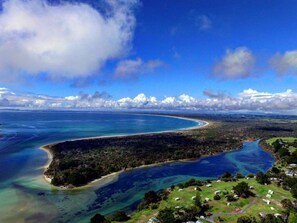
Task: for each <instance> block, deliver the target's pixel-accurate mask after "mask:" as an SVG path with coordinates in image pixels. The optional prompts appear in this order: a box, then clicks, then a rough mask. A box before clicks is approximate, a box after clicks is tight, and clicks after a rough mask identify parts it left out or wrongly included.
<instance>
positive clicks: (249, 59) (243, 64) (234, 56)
mask: <svg viewBox="0 0 297 223" xmlns="http://www.w3.org/2000/svg"><path fill="white" fill-rule="evenodd" d="M255 61H256V59H255V56H254V55H253V53H252V52H251V51H250V50H249V49H248V48H246V47H238V48H236V49H234V50H230V49H228V50H227V51H226V54H225V55H224V56H223V58H221V60H220V61H218V62H217V63H216V64H215V65H214V66H213V75H214V76H215V77H217V78H219V79H223V80H226V79H242V78H247V77H250V76H252V75H253V74H252V72H253V68H254V65H255Z"/></svg>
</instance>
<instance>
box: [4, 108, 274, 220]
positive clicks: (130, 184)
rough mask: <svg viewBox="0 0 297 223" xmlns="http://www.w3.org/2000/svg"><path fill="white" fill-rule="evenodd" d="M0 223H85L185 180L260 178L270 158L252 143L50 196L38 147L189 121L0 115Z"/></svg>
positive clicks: (167, 127)
mask: <svg viewBox="0 0 297 223" xmlns="http://www.w3.org/2000/svg"><path fill="white" fill-rule="evenodd" d="M0 124H1V125H0V135H2V138H0V207H1V208H0V222H88V221H89V219H90V217H91V216H92V215H93V214H94V213H97V212H100V213H102V214H110V213H112V212H114V211H116V210H119V209H124V210H127V211H133V210H135V208H136V207H137V205H138V203H139V201H140V199H141V198H142V197H143V194H144V193H145V192H147V191H148V190H160V189H163V188H166V187H169V186H171V185H172V184H177V183H180V182H184V181H186V180H188V179H190V178H192V177H197V178H200V179H210V178H216V177H218V176H220V175H222V174H223V173H224V172H225V171H230V172H231V173H236V172H238V171H240V172H242V173H244V174H248V173H256V172H258V171H266V170H267V169H269V168H270V167H271V166H272V165H273V163H274V159H273V157H272V156H271V155H270V154H269V153H267V152H265V151H263V150H262V149H261V148H260V147H259V146H258V142H257V141H256V142H247V143H245V144H244V145H243V148H242V149H241V150H238V151H234V152H229V153H223V154H220V155H217V156H212V157H206V158H203V159H200V160H197V161H194V162H184V163H175V164H165V165H161V166H154V167H149V168H142V169H135V170H132V171H129V172H125V173H122V174H120V175H119V176H118V178H117V179H114V180H113V181H111V182H110V183H109V184H107V185H105V186H103V187H100V186H98V185H96V184H95V185H92V186H90V187H88V188H87V189H83V190H74V191H65V190H64V191H63V190H56V189H54V188H52V187H51V186H50V185H48V184H47V183H45V182H44V180H43V179H42V177H41V176H42V172H43V169H42V166H43V165H44V164H45V163H46V161H47V155H46V153H45V152H44V151H42V150H39V149H37V148H38V147H39V146H41V145H43V144H46V143H51V142H54V141H60V140H65V139H74V138H81V137H90V136H99V135H114V134H133V133H142V132H154V131H166V130H174V129H182V128H187V127H192V126H195V125H197V124H202V123H196V122H194V121H189V120H182V119H176V118H169V117H160V116H147V115H132V114H120V113H114V114H107V113H94V112H84V113H82V112H1V114H0Z"/></svg>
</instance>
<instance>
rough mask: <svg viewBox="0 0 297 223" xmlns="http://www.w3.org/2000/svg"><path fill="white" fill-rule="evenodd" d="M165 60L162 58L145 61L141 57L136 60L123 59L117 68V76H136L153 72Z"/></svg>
mask: <svg viewBox="0 0 297 223" xmlns="http://www.w3.org/2000/svg"><path fill="white" fill-rule="evenodd" d="M162 65H163V62H162V61H160V60H149V61H147V62H144V61H143V60H142V59H141V58H137V59H135V60H122V61H120V62H119V63H118V64H117V66H116V68H115V77H116V78H136V77H137V76H138V75H141V74H145V73H152V72H154V71H155V70H156V69H157V68H159V67H161V66H162Z"/></svg>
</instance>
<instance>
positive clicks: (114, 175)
mask: <svg viewBox="0 0 297 223" xmlns="http://www.w3.org/2000/svg"><path fill="white" fill-rule="evenodd" d="M153 116H154V115H153ZM155 116H160V117H169V118H177V119H183V120H189V121H194V122H196V123H202V125H196V126H192V127H189V128H182V129H176V130H167V131H160V132H147V133H136V134H126V135H124V134H119V135H111V136H95V137H85V138H77V139H71V140H64V141H60V142H54V143H50V144H46V145H42V146H40V147H39V149H41V150H43V151H44V152H46V153H47V157H48V160H47V162H46V164H45V165H44V166H42V168H43V174H42V175H43V177H42V178H43V180H44V181H45V182H46V183H48V184H49V185H50V186H51V187H53V188H57V189H60V190H61V189H62V190H63V189H73V190H74V189H84V188H88V187H92V186H95V185H98V184H99V185H100V186H104V185H106V184H108V183H110V182H112V181H114V180H115V179H117V177H118V176H119V175H120V174H121V173H123V172H126V171H130V170H134V169H138V168H147V167H153V166H159V165H162V164H167V163H178V162H189V161H191V160H172V161H166V162H161V163H152V164H148V165H141V166H138V167H134V168H129V169H125V170H120V171H117V172H113V173H110V174H107V175H104V176H102V177H100V178H98V179H95V180H93V181H90V182H89V183H87V184H86V185H83V186H79V187H73V188H69V187H65V186H55V185H53V184H51V180H52V179H51V178H50V177H47V176H46V175H45V174H44V173H45V171H46V170H47V168H48V167H49V165H50V164H51V162H52V160H53V153H52V151H51V150H50V149H48V148H46V147H49V146H51V145H55V144H58V143H63V142H66V141H80V140H92V139H100V138H118V137H128V136H140V135H150V134H162V133H175V132H176V133H179V132H184V131H189V130H195V129H201V128H205V127H207V126H209V125H211V124H212V122H209V121H205V120H201V119H194V118H187V117H180V116H173V115H155ZM202 157H204V156H201V157H199V158H198V159H200V158H202Z"/></svg>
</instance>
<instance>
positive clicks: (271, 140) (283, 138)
mask: <svg viewBox="0 0 297 223" xmlns="http://www.w3.org/2000/svg"><path fill="white" fill-rule="evenodd" d="M278 139H281V140H283V141H284V142H289V143H292V142H294V141H295V140H297V138H296V137H273V138H270V139H267V140H266V143H268V144H270V145H272V143H274V142H275V141H276V140H278Z"/></svg>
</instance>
